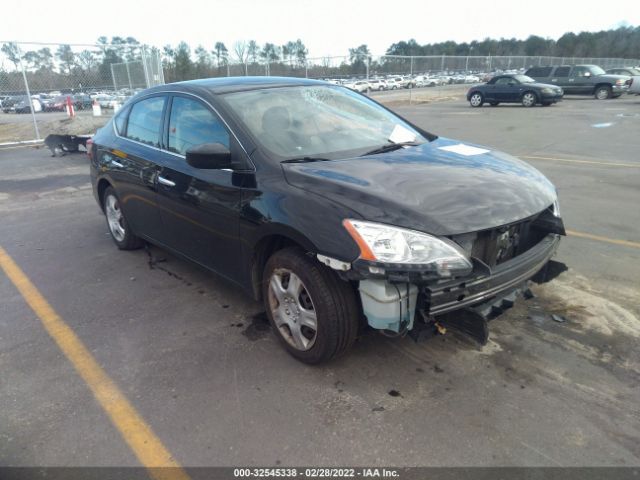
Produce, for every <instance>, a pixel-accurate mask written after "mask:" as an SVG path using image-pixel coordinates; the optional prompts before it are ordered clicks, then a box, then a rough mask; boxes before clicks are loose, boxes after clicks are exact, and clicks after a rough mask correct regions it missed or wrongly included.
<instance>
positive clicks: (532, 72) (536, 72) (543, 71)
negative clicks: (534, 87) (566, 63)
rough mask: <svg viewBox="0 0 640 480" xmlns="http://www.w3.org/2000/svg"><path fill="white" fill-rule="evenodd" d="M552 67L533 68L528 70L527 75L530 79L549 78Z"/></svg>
mask: <svg viewBox="0 0 640 480" xmlns="http://www.w3.org/2000/svg"><path fill="white" fill-rule="evenodd" d="M552 69H553V68H552V67H533V68H530V69H529V70H527V73H526V74H525V75H527V76H529V77H548V76H550V75H551V70H552Z"/></svg>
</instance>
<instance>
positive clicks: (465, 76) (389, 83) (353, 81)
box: [325, 72, 481, 93]
mask: <svg viewBox="0 0 640 480" xmlns="http://www.w3.org/2000/svg"><path fill="white" fill-rule="evenodd" d="M480 78H481V77H480V76H478V75H477V74H473V73H459V74H447V73H442V72H441V73H438V74H429V73H424V74H417V75H390V76H386V77H380V76H373V77H370V78H369V79H357V78H350V79H336V78H326V79H325V81H327V82H329V83H333V84H335V85H344V86H345V87H347V88H350V89H351V90H355V91H357V92H361V93H362V92H371V91H382V90H398V89H401V88H420V87H437V86H440V85H450V84H454V83H456V84H464V83H477V82H479V81H480Z"/></svg>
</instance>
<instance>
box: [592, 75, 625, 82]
mask: <svg viewBox="0 0 640 480" xmlns="http://www.w3.org/2000/svg"><path fill="white" fill-rule="evenodd" d="M595 78H597V79H598V80H608V81H610V82H615V81H616V80H620V79H622V80H629V79H630V78H631V77H630V76H629V75H615V74H613V73H603V74H602V75H596V76H595Z"/></svg>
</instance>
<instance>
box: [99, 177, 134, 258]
mask: <svg viewBox="0 0 640 480" xmlns="http://www.w3.org/2000/svg"><path fill="white" fill-rule="evenodd" d="M102 205H103V210H104V215H105V217H106V219H107V226H108V227H109V233H110V234H111V238H112V239H113V241H114V242H115V244H116V245H117V247H118V248H119V249H120V250H135V249H137V248H140V247H142V246H143V245H144V242H143V241H142V239H140V238H139V237H136V236H135V235H134V234H133V232H131V228H130V227H129V223H128V222H127V219H126V218H125V216H124V212H123V211H122V208H121V205H120V200H119V199H118V196H117V195H116V191H115V190H114V189H113V188H112V187H107V189H106V190H105V192H104V197H103V202H102Z"/></svg>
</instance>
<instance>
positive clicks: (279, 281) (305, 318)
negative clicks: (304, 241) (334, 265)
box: [263, 248, 358, 364]
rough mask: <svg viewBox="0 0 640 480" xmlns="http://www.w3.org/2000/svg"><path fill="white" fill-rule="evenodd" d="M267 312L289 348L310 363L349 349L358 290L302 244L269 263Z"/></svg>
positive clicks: (265, 278) (355, 327)
mask: <svg viewBox="0 0 640 480" xmlns="http://www.w3.org/2000/svg"><path fill="white" fill-rule="evenodd" d="M263 298H264V304H265V308H266V310H267V316H268V317H269V321H270V322H271V326H272V327H273V330H274V331H275V333H276V335H277V337H278V338H279V340H280V341H281V343H282V344H283V345H284V347H285V348H286V350H287V351H288V352H289V353H290V354H291V355H293V356H294V357H295V358H297V359H298V360H301V361H302V362H305V363H309V364H316V363H320V362H325V361H327V360H330V359H331V358H333V357H335V356H337V355H340V354H341V353H343V352H345V351H346V350H347V349H348V348H349V347H351V345H352V344H353V342H354V341H355V338H356V334H357V331H358V307H357V302H356V297H355V292H354V290H353V288H352V287H351V285H349V284H348V283H347V282H344V281H343V280H341V279H340V278H338V276H337V275H336V273H335V272H334V271H333V270H331V269H329V268H327V267H325V266H324V265H321V264H320V263H318V262H317V261H316V260H314V259H313V258H312V257H310V256H309V255H307V254H305V253H304V252H303V251H302V250H300V249H298V248H286V249H283V250H279V251H278V252H276V253H275V254H273V256H271V258H269V260H268V261H267V264H266V266H265V270H264V276H263Z"/></svg>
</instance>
